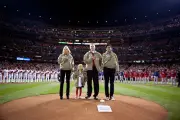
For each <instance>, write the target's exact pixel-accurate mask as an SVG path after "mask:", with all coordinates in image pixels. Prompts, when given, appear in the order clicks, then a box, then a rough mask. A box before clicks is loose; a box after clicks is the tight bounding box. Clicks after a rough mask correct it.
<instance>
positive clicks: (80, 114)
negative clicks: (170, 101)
mask: <svg viewBox="0 0 180 120" xmlns="http://www.w3.org/2000/svg"><path fill="white" fill-rule="evenodd" d="M101 96H102V95H101ZM115 97H116V100H115V101H107V102H105V104H107V105H110V106H111V108H112V111H113V112H112V113H99V112H98V110H97V105H98V104H99V103H100V102H99V100H98V101H95V100H84V99H83V100H74V99H73V98H72V99H70V100H66V99H64V100H60V99H59V96H58V95H42V96H34V97H28V98H23V99H19V100H14V101H12V102H9V103H5V104H3V105H1V106H0V119H1V120H165V119H167V111H166V110H165V109H164V108H162V107H161V106H160V105H158V104H156V103H153V102H150V101H146V100H143V99H138V98H133V97H128V96H115ZM102 98H103V97H102Z"/></svg>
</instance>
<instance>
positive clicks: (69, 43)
mask: <svg viewBox="0 0 180 120" xmlns="http://www.w3.org/2000/svg"><path fill="white" fill-rule="evenodd" d="M58 43H59V44H66V45H72V44H74V45H81V44H82V45H90V44H91V43H80V42H77V43H72V42H58ZM94 44H95V45H107V43H94Z"/></svg>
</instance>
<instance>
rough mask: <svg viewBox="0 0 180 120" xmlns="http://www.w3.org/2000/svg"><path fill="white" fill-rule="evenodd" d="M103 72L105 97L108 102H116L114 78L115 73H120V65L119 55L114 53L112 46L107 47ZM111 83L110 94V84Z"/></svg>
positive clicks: (103, 58)
mask: <svg viewBox="0 0 180 120" xmlns="http://www.w3.org/2000/svg"><path fill="white" fill-rule="evenodd" d="M102 64H103V72H104V79H105V86H104V88H105V96H106V100H115V99H114V97H113V95H114V78H115V73H118V72H119V63H118V57H117V55H116V54H115V53H114V52H113V51H112V47H111V45H107V47H106V52H105V53H103V57H102ZM109 82H110V94H109V87H108V84H109Z"/></svg>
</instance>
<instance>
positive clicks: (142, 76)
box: [139, 70, 144, 83]
mask: <svg viewBox="0 0 180 120" xmlns="http://www.w3.org/2000/svg"><path fill="white" fill-rule="evenodd" d="M143 78H144V72H143V71H142V70H141V71H140V80H139V83H143V81H144V79H143Z"/></svg>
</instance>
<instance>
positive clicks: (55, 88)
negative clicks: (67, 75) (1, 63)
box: [0, 82, 180, 120]
mask: <svg viewBox="0 0 180 120" xmlns="http://www.w3.org/2000/svg"><path fill="white" fill-rule="evenodd" d="M103 86H104V83H100V92H101V94H100V96H102V98H103V97H104V95H103V93H104V87H103ZM70 88H71V99H70V100H69V101H70V102H71V103H68V102H69V101H68V100H65V99H64V100H62V101H60V100H59V97H58V92H59V83H57V82H52V83H28V84H23V83H22V84H0V119H2V120H6V119H8V120H10V119H11V117H10V116H9V114H8V113H11V115H12V113H13V114H14V115H13V116H12V118H13V119H15V118H17V119H19V118H18V117H21V116H22V114H24V115H25V116H26V117H27V116H28V113H29V112H27V113H26V112H24V113H23V110H24V109H23V107H25V106H26V105H27V104H31V105H35V103H37V104H36V108H32V107H29V111H31V112H32V114H35V112H33V111H36V110H38V112H39V111H41V110H46V112H44V111H43V112H39V113H38V114H39V116H43V114H45V115H46V118H47V116H48V111H49V113H50V111H52V110H53V109H51V108H50V107H48V106H54V107H57V106H58V105H59V108H56V109H57V110H55V111H54V113H53V114H54V118H52V120H53V119H55V117H58V116H57V115H55V113H60V112H61V113H63V115H64V116H63V115H61V116H62V119H66V118H65V116H66V114H65V112H63V111H62V109H63V110H64V111H65V110H66V109H67V108H68V106H67V107H65V106H63V104H62V103H63V102H64V105H65V104H66V105H69V108H70V107H71V104H72V106H73V104H74V103H75V104H76V105H75V107H74V108H75V109H74V110H73V112H77V111H76V110H78V109H81V107H78V105H79V106H80V105H82V106H85V105H86V104H87V106H88V105H89V109H90V107H92V105H91V104H90V103H89V102H86V101H85V100H84V101H85V102H82V100H74V99H72V98H73V97H74V93H75V92H74V91H75V87H74V83H73V82H72V83H71V87H70ZM64 91H65V88H64ZM83 92H84V93H85V92H86V88H84V89H83ZM46 94H50V95H49V96H46ZM115 94H116V95H115V98H117V99H116V101H111V102H109V104H110V105H112V106H113V105H114V106H118V105H119V107H118V108H117V109H115V108H114V109H113V110H114V111H113V112H115V113H116V112H117V111H121V112H123V109H127V110H128V109H132V110H131V111H129V113H123V114H127V116H131V115H132V116H133V115H134V114H133V113H135V112H136V111H133V110H138V109H139V112H140V113H139V117H141V114H148V115H151V116H153V115H154V116H156V113H155V111H154V110H153V109H155V108H153V107H152V109H151V110H150V107H151V105H150V104H146V103H145V100H147V101H152V103H157V104H159V105H160V106H162V108H163V109H165V110H167V116H166V118H167V119H168V120H180V88H177V87H173V86H171V85H154V84H151V83H150V84H147V85H137V84H134V85H132V84H122V83H115ZM39 95H41V96H44V98H43V97H41V99H40V98H38V96H39ZM119 95H121V96H124V97H120V96H119ZM31 96H37V97H34V98H33V97H31ZM45 96H46V97H45ZM64 96H65V94H64ZM116 96H117V97H116ZM125 96H132V97H135V98H138V99H139V98H142V99H144V101H141V102H134V101H136V99H132V100H127V98H126V97H125ZM20 98H22V99H20ZM32 98H33V101H32ZM36 98H38V99H36ZM47 98H48V100H49V101H48V102H46V104H38V103H39V101H42V100H44V101H45V100H46V99H47ZM30 99H31V100H30ZM123 99H124V101H123ZM18 100H19V101H18ZM118 100H121V102H120V103H118V102H117V101H118ZM126 100H127V101H129V103H126ZM31 102H32V103H31ZM113 102H114V103H116V102H117V103H116V105H115V104H114V103H113ZM123 102H124V103H126V106H125V104H122V103H123ZM131 102H134V106H135V105H136V106H138V107H136V109H134V108H133V107H132V105H131V106H130V104H131ZM44 103H45V102H44ZM60 103H61V105H60ZM91 103H92V102H91ZM94 103H95V104H97V103H98V102H96V101H95V102H94ZM141 104H144V106H143V107H144V108H145V109H146V110H147V109H148V110H149V112H148V113H147V112H146V113H145V109H144V110H142V111H140V106H141ZM128 105H129V106H128ZM29 106H30V105H29ZM152 106H153V104H152ZM154 106H155V105H154ZM20 108H21V111H20V113H19V111H16V110H17V109H20ZM40 108H41V109H40ZM65 108H66V109H65ZM87 108H88V107H87ZM87 108H86V110H88V109H87ZM47 109H48V111H47ZM60 109H61V111H58V110H60ZM70 109H73V108H70ZM92 109H93V108H92ZM26 110H27V109H26ZM115 110H116V111H115ZM157 110H158V109H157ZM24 111H25V110H24ZM69 111H70V112H71V110H69ZM124 111H125V110H124ZM36 112H37V111H36ZM73 112H72V113H73ZM143 112H144V113H143ZM157 112H158V111H157ZM21 113H22V114H21ZM81 114H83V112H81ZM88 114H89V115H91V116H92V114H93V113H92V114H90V113H88ZM117 114H118V113H117ZM119 114H120V113H119ZM68 115H71V114H68ZM32 116H33V115H31V119H35V117H34V118H33V117H32ZM109 116H111V115H110V114H109ZM157 116H158V115H157ZM94 117H95V116H94ZM96 117H98V115H97V116H96ZM46 118H44V119H46ZM111 118H114V117H113V116H111ZM159 118H160V117H159ZM22 119H23V118H22ZM47 119H50V118H47ZM67 119H68V118H67ZM78 119H84V118H78ZM114 119H115V118H114ZM116 119H119V117H118V118H116ZM124 119H126V118H124ZM132 119H137V118H132ZM144 119H145V118H144ZM149 119H152V120H153V117H150V118H149ZM163 119H164V118H163Z"/></svg>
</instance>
